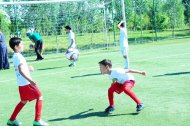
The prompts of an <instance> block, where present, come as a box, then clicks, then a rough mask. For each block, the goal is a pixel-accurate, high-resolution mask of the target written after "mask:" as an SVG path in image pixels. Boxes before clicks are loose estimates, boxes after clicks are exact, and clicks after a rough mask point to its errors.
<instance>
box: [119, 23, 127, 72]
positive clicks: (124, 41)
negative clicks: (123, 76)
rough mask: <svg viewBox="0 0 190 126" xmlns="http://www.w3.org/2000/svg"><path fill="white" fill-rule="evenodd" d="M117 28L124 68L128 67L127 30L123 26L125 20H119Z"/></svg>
mask: <svg viewBox="0 0 190 126" xmlns="http://www.w3.org/2000/svg"><path fill="white" fill-rule="evenodd" d="M117 27H118V29H119V30H120V37H119V45H120V49H121V53H122V55H123V57H124V59H125V69H128V68H129V60H128V36H127V30H126V27H125V22H124V21H121V22H120V23H119V24H118V25H117Z"/></svg>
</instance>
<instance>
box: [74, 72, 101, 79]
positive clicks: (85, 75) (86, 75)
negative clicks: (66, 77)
mask: <svg viewBox="0 0 190 126" xmlns="http://www.w3.org/2000/svg"><path fill="white" fill-rule="evenodd" d="M96 75H101V73H95V74H84V75H80V76H72V77H71V78H78V77H88V76H96Z"/></svg>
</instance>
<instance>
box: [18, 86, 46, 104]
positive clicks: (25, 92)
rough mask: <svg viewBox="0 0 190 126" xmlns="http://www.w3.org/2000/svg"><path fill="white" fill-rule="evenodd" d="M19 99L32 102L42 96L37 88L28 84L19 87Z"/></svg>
mask: <svg viewBox="0 0 190 126" xmlns="http://www.w3.org/2000/svg"><path fill="white" fill-rule="evenodd" d="M19 93H20V99H21V100H24V101H32V100H34V99H38V98H39V97H41V96H42V94H41V92H40V90H39V89H38V87H37V86H34V85H31V84H28V85H25V86H19Z"/></svg>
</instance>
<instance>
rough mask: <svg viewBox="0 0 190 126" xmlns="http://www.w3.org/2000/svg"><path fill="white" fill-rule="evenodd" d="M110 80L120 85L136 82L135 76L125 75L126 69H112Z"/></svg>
mask: <svg viewBox="0 0 190 126" xmlns="http://www.w3.org/2000/svg"><path fill="white" fill-rule="evenodd" d="M109 78H110V79H111V80H114V81H116V82H118V83H120V84H124V83H125V82H126V81H128V80H135V78H134V76H133V75H132V74H130V73H125V69H123V68H113V69H111V74H110V75H109Z"/></svg>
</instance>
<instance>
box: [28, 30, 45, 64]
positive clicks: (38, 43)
mask: <svg viewBox="0 0 190 126" xmlns="http://www.w3.org/2000/svg"><path fill="white" fill-rule="evenodd" d="M26 35H27V36H28V38H29V39H30V40H31V41H32V42H34V43H35V46H34V47H35V52H36V56H37V58H36V61H38V60H43V59H44V58H43V57H42V47H43V41H42V37H41V36H40V34H39V33H37V32H33V33H31V32H30V31H29V32H27V33H26Z"/></svg>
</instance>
